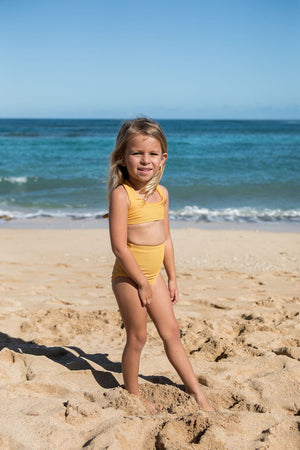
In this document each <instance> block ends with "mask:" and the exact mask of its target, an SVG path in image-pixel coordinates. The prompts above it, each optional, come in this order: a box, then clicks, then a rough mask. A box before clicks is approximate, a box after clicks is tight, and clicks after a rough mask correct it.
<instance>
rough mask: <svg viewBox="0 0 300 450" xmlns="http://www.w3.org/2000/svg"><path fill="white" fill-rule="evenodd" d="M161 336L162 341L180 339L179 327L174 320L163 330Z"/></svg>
mask: <svg viewBox="0 0 300 450" xmlns="http://www.w3.org/2000/svg"><path fill="white" fill-rule="evenodd" d="M161 338H162V340H163V341H164V342H167V341H173V340H180V329H179V325H178V323H177V321H174V323H172V324H171V325H170V326H169V327H166V328H165V329H164V330H163V332H162V333H161Z"/></svg>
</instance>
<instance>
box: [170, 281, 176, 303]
mask: <svg viewBox="0 0 300 450" xmlns="http://www.w3.org/2000/svg"><path fill="white" fill-rule="evenodd" d="M168 288H169V292H170V298H171V302H172V304H173V305H175V303H177V301H178V289H177V283H176V281H173V280H169V282H168Z"/></svg>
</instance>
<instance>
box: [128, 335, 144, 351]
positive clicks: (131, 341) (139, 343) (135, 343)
mask: <svg viewBox="0 0 300 450" xmlns="http://www.w3.org/2000/svg"><path fill="white" fill-rule="evenodd" d="M146 341H147V333H146V331H140V332H138V333H128V335H127V343H128V345H130V346H131V347H134V348H135V349H136V350H142V348H143V347H144V345H145V344H146Z"/></svg>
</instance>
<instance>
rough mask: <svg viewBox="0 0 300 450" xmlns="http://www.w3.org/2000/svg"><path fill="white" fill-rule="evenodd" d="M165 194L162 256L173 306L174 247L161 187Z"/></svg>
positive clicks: (167, 203)
mask: <svg viewBox="0 0 300 450" xmlns="http://www.w3.org/2000/svg"><path fill="white" fill-rule="evenodd" d="M163 190H164V194H165V200H166V202H165V218H164V227H165V237H166V242H165V256H164V266H165V269H166V272H167V276H168V288H169V292H170V298H171V302H172V303H173V304H175V303H176V302H177V301H178V288H177V281H176V269H175V257H174V247H173V242H172V238H171V233H170V223H169V195H168V191H167V189H166V188H165V187H163Z"/></svg>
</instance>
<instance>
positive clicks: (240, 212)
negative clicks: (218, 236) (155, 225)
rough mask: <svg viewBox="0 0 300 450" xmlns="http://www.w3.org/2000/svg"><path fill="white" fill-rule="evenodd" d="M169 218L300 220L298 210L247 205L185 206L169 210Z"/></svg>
mask: <svg viewBox="0 0 300 450" xmlns="http://www.w3.org/2000/svg"><path fill="white" fill-rule="evenodd" d="M170 219H171V220H186V221H195V222H281V221H287V222H290V221H293V222H294V221H300V210H282V209H268V208H264V209H256V208H249V207H243V208H224V209H207V208H198V207H197V206H186V207H185V208H183V209H179V210H171V211H170Z"/></svg>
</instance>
